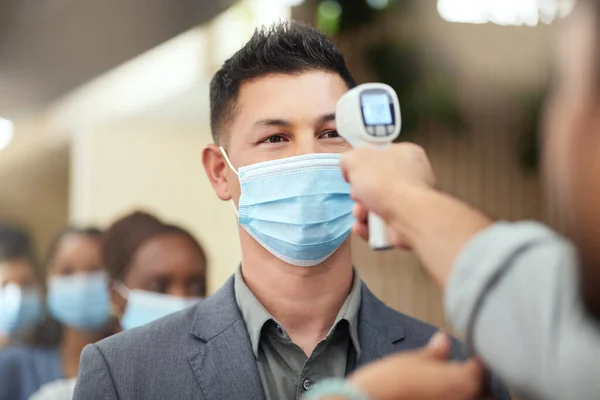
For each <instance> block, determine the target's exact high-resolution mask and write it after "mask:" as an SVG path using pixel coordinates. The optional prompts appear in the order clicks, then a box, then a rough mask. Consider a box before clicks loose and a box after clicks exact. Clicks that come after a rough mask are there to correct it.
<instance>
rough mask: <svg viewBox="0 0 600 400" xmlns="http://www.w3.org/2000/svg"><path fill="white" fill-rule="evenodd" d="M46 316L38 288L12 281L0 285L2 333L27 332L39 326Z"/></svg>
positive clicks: (0, 322)
mask: <svg viewBox="0 0 600 400" xmlns="http://www.w3.org/2000/svg"><path fill="white" fill-rule="evenodd" d="M43 316H44V312H43V307H42V299H41V296H40V293H39V291H38V290H37V289H35V288H32V287H27V288H23V287H21V286H19V285H16V284H14V283H11V284H9V285H6V286H4V287H0V334H3V335H11V334H15V333H21V332H26V331H29V330H31V329H33V328H34V327H35V326H37V325H38V324H39V323H40V322H41V321H42V318H43Z"/></svg>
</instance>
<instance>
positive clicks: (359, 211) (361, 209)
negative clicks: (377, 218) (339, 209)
mask: <svg viewBox="0 0 600 400" xmlns="http://www.w3.org/2000/svg"><path fill="white" fill-rule="evenodd" d="M352 212H353V213H354V217H355V218H356V220H357V221H358V222H360V223H361V224H365V225H366V224H367V221H368V219H369V210H367V207H365V206H364V205H363V204H362V203H360V202H358V201H357V202H356V204H354V207H352Z"/></svg>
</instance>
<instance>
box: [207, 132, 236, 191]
mask: <svg viewBox="0 0 600 400" xmlns="http://www.w3.org/2000/svg"><path fill="white" fill-rule="evenodd" d="M202 164H203V165H204V171H206V176H208V180H209V181H210V184H211V185H212V187H213V188H214V189H215V192H216V193H217V196H219V199H221V200H223V201H229V200H231V193H230V192H229V186H228V185H227V176H226V174H227V171H228V169H229V167H228V165H227V162H226V161H225V158H224V157H223V154H222V153H221V149H220V147H219V146H217V145H215V144H209V145H208V146H206V147H205V148H204V150H203V151H202Z"/></svg>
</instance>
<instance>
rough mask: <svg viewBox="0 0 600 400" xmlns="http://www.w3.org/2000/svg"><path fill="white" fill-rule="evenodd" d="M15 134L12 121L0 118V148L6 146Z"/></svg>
mask: <svg viewBox="0 0 600 400" xmlns="http://www.w3.org/2000/svg"><path fill="white" fill-rule="evenodd" d="M14 134H15V127H14V124H13V123H12V121H9V120H7V119H4V118H0V150H3V149H5V148H7V147H8V145H9V144H10V142H12V140H13V137H14Z"/></svg>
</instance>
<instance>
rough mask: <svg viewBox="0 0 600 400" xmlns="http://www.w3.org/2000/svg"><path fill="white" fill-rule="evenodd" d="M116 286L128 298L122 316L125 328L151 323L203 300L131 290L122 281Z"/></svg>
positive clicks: (122, 325)
mask: <svg viewBox="0 0 600 400" xmlns="http://www.w3.org/2000/svg"><path fill="white" fill-rule="evenodd" d="M115 288H116V290H117V292H119V294H120V295H121V296H122V297H123V298H124V299H126V300H127V306H126V307H125V313H124V314H123V317H122V318H121V327H122V328H123V329H124V330H128V329H133V328H137V327H139V326H142V325H146V324H149V323H150V322H153V321H156V320H157V319H159V318H162V317H165V316H167V315H169V314H172V313H175V312H177V311H181V310H183V309H184V308H187V307H188V306H191V305H192V304H194V303H196V302H197V301H198V300H202V298H201V297H179V296H171V295H167V294H162V293H156V292H148V291H145V290H137V289H134V290H131V289H129V288H128V287H127V286H125V285H124V284H122V283H120V282H116V284H115Z"/></svg>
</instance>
